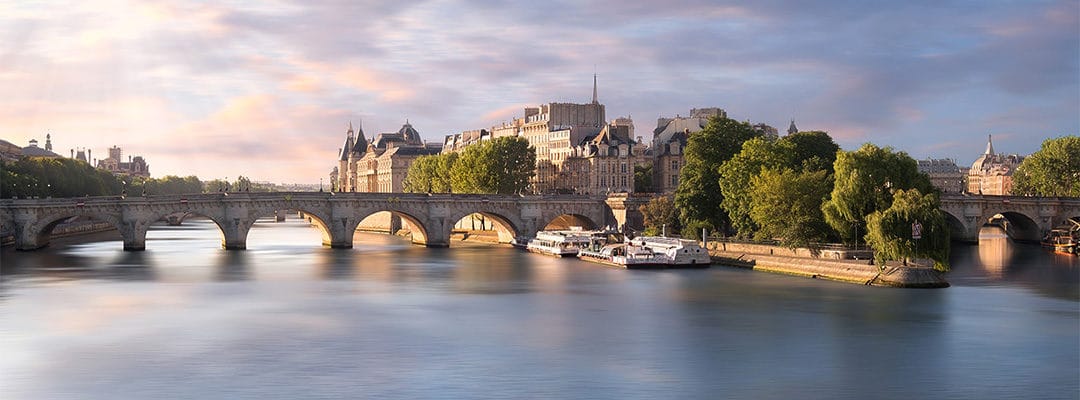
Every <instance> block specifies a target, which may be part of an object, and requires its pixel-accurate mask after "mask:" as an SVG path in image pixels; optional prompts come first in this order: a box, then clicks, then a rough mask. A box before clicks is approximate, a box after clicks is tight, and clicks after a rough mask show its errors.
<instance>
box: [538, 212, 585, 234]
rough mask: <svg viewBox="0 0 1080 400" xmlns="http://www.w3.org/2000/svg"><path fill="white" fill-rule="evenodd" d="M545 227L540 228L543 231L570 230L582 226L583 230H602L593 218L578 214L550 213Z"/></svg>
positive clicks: (544, 223) (544, 224)
mask: <svg viewBox="0 0 1080 400" xmlns="http://www.w3.org/2000/svg"><path fill="white" fill-rule="evenodd" d="M542 222H543V225H541V226H540V229H541V230H551V229H569V228H570V227H573V226H580V227H581V229H586V230H595V229H600V224H599V223H597V222H596V221H593V220H592V218H589V217H588V216H585V215H583V214H577V213H572V212H569V213H562V214H558V213H550V214H547V215H545V216H544V218H543V221H542Z"/></svg>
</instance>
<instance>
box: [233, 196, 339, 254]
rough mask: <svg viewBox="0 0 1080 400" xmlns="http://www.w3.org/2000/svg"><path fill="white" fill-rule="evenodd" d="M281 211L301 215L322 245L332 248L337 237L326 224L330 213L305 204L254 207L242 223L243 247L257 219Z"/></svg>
mask: <svg viewBox="0 0 1080 400" xmlns="http://www.w3.org/2000/svg"><path fill="white" fill-rule="evenodd" d="M282 210H288V211H297V212H300V213H303V214H304V218H305V220H307V221H308V222H310V223H311V224H312V225H313V226H315V229H317V230H318V231H319V234H320V236H321V238H322V245H324V246H333V244H334V243H336V241H335V239H338V238H337V237H336V236H338V235H335V233H334V230H333V229H332V228H331V227H330V225H329V223H328V221H331V219H330V212H329V211H328V210H325V209H323V208H320V207H317V206H312V205H307V204H282V205H276V204H275V205H265V206H261V207H256V208H253V209H252V210H251V212H250V213H249V215H250V218H248V220H247V221H244V224H243V226H242V228H243V235H242V236H243V237H244V242H245V244H244V246H245V247H246V246H247V243H246V242H247V235H248V232H250V231H251V227H253V226H255V222H257V221H258V220H259V218H264V217H268V216H275V217H276V216H277V212H278V211H282ZM354 229H355V227H354ZM349 239H350V241H351V239H352V238H351V237H350V238H349Z"/></svg>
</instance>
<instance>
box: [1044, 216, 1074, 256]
mask: <svg viewBox="0 0 1080 400" xmlns="http://www.w3.org/2000/svg"><path fill="white" fill-rule="evenodd" d="M1069 222H1070V223H1072V226H1071V227H1070V226H1065V227H1060V228H1055V229H1051V230H1050V232H1048V233H1047V234H1046V236H1045V237H1043V240H1042V241H1041V242H1040V243H1041V244H1042V245H1043V247H1046V248H1049V249H1051V250H1053V251H1054V252H1055V253H1061V254H1070V255H1077V254H1080V246H1078V244H1080V221H1077V219H1075V218H1070V219H1069Z"/></svg>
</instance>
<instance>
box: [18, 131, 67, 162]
mask: <svg viewBox="0 0 1080 400" xmlns="http://www.w3.org/2000/svg"><path fill="white" fill-rule="evenodd" d="M52 149H53V146H52V134H45V148H41V147H38V141H37V139H30V145H29V146H26V147H23V148H22V156H23V157H48V158H60V157H62V156H61V155H59V154H56V153H53V151H52Z"/></svg>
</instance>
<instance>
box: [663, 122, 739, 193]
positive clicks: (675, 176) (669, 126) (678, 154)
mask: <svg viewBox="0 0 1080 400" xmlns="http://www.w3.org/2000/svg"><path fill="white" fill-rule="evenodd" d="M712 117H721V118H727V112H726V111H724V110H723V109H720V108H716V107H709V108H695V109H691V110H690V116H689V117H683V116H679V115H676V116H675V117H674V118H665V117H660V118H658V119H657V120H656V129H653V139H652V146H651V147H650V149H649V152H648V155H649V156H651V157H652V159H653V188H654V189H655V190H656V192H658V193H671V192H674V191H675V189H677V188H678V187H679V174H680V173H681V171H682V167H683V165H684V160H683V151H684V149H686V141H687V139H688V138H689V137H690V134H692V133H695V132H698V131H701V130H702V129H705V125H708V123H709V119H710V118H712Z"/></svg>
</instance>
